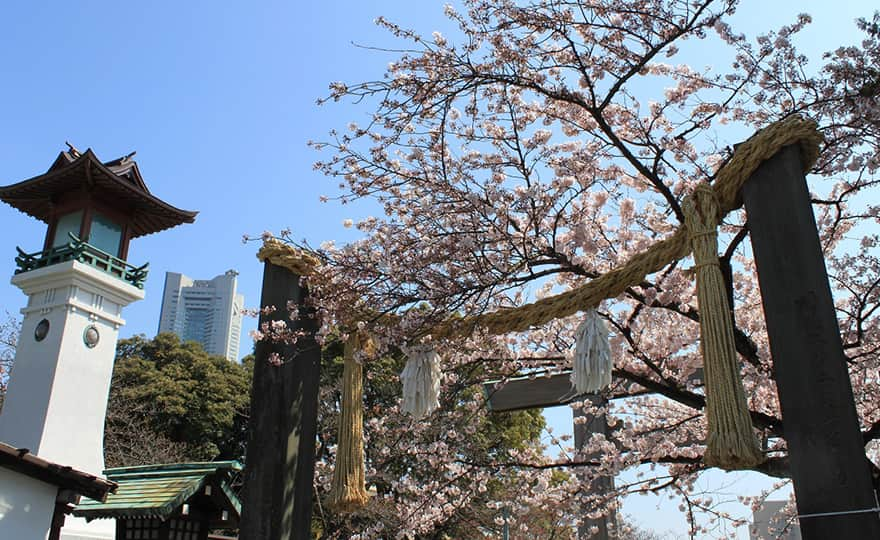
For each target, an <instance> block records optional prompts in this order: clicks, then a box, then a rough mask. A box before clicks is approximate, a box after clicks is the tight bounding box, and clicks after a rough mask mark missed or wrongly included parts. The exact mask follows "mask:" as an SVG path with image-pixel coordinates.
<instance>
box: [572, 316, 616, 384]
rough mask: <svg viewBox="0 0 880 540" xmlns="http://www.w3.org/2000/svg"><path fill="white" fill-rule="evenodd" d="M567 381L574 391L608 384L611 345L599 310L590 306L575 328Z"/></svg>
mask: <svg viewBox="0 0 880 540" xmlns="http://www.w3.org/2000/svg"><path fill="white" fill-rule="evenodd" d="M572 368H573V369H572V372H571V382H572V384H573V385H574V387H575V390H577V392H578V394H589V393H594V392H598V391H599V390H601V389H603V388H605V387H606V386H608V385H609V384H611V370H612V369H613V368H614V364H613V363H612V361H611V346H610V345H609V344H608V328H607V327H606V326H605V323H604V322H603V321H602V319H601V318H599V313H598V312H597V311H596V310H595V309H593V308H590V309H588V310H586V312H585V313H584V320H583V322H582V323H581V324H580V326H578V328H577V330H576V331H575V348H574V360H573V361H572Z"/></svg>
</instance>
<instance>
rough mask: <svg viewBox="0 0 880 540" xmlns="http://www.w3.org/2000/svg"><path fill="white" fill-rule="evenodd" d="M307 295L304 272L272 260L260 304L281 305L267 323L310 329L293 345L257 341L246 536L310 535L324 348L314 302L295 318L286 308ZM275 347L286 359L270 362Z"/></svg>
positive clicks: (253, 539)
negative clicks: (319, 342)
mask: <svg viewBox="0 0 880 540" xmlns="http://www.w3.org/2000/svg"><path fill="white" fill-rule="evenodd" d="M307 298H308V291H307V290H306V288H305V287H301V286H300V283H299V276H298V275H296V274H293V273H291V272H290V271H289V270H287V269H285V268H281V267H279V266H275V265H274V264H272V263H270V262H266V263H265V268H264V270H263V292H262V296H261V298H260V305H261V306H264V307H265V306H275V308H276V310H275V312H274V313H271V314H263V315H261V316H260V323H261V325H262V323H263V322H266V321H273V320H284V321H285V322H287V324H288V325H291V326H292V327H293V328H298V329H299V330H302V331H304V333H305V336H303V337H300V338H299V340H298V341H297V343H296V344H293V345H291V344H285V343H271V342H268V341H259V342H257V346H256V354H255V356H256V361H255V363H254V382H253V387H252V389H251V416H250V426H249V436H248V447H247V459H246V462H245V469H244V490H243V493H242V515H241V528H240V536H239V538H241V539H242V540H307V539H309V538H311V517H312V485H313V477H314V473H315V437H316V435H317V433H316V430H317V411H318V377H319V374H320V366H321V350H320V347H319V346H318V345H317V343H316V342H315V339H314V335H315V332H316V331H317V327H318V322H317V320H316V319H315V318H314V313H313V310H309V309H301V310H300V316H299V319H298V321H296V322H295V323H293V322H291V321H290V320H289V318H288V312H287V302H288V301H292V302H295V303H296V304H298V305H303V304H304V303H305V301H306V299H307ZM272 353H277V354H278V355H279V356H280V357H281V359H282V360H283V361H284V363H283V364H282V365H281V366H273V365H270V364H269V362H268V359H269V356H270V354H272Z"/></svg>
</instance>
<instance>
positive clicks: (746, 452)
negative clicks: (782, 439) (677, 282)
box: [683, 184, 764, 470]
mask: <svg viewBox="0 0 880 540" xmlns="http://www.w3.org/2000/svg"><path fill="white" fill-rule="evenodd" d="M683 210H684V215H685V224H686V225H687V229H688V234H689V237H690V241H691V246H692V247H693V252H694V262H695V266H694V269H695V271H696V278H697V299H698V301H699V305H700V334H701V337H700V347H701V349H702V353H703V364H704V368H705V371H706V418H707V422H708V424H709V433H708V436H707V439H706V453H705V455H704V456H703V460H704V461H705V462H706V464H707V465H710V466H713V467H720V468H722V469H728V470H731V469H747V468H750V467H754V466H755V465H758V464H759V463H761V462H763V461H764V457H763V455H762V454H761V449H760V447H759V446H758V441H757V438H756V437H755V433H754V430H753V428H752V420H751V417H750V415H749V409H748V405H747V403H746V397H745V392H744V391H743V386H742V379H741V378H740V372H739V365H738V363H737V359H736V348H735V345H734V339H733V322H732V320H731V316H730V306H729V305H728V301H727V295H726V294H725V292H724V279H723V277H722V276H721V268H720V267H719V264H718V232H717V230H716V224H717V223H718V222H719V219H718V213H719V208H718V201H717V199H716V198H715V195H714V193H713V192H712V188H711V187H709V186H708V185H706V184H701V185H700V186H698V187H697V189H696V190H695V191H694V194H693V195H692V196H691V197H689V198H688V199H686V200H685V203H684V208H683Z"/></svg>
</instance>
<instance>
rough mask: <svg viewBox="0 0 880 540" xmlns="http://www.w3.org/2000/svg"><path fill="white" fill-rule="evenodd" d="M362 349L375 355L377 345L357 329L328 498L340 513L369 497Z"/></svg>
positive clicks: (348, 345) (347, 361)
mask: <svg viewBox="0 0 880 540" xmlns="http://www.w3.org/2000/svg"><path fill="white" fill-rule="evenodd" d="M358 352H362V353H363V354H366V355H368V356H372V355H373V354H375V346H374V344H373V341H372V339H371V338H369V337H368V336H365V335H361V333H360V332H358V331H357V330H355V331H353V332H352V333H351V334H349V337H348V340H347V341H346V342H345V352H344V355H343V358H344V365H343V371H342V412H341V413H340V415H339V427H338V428H339V431H338V434H339V438H338V439H337V440H338V443H339V444H338V446H337V449H336V466H335V467H334V468H333V481H332V483H331V485H330V494H329V496H328V499H327V504H328V505H330V506H331V507H333V508H334V509H336V510H337V511H340V512H345V511H351V510H354V509H355V508H359V507H361V506H363V505H365V504H366V503H367V499H368V496H367V490H366V487H365V480H364V479H365V474H364V408H363V405H362V403H363V399H364V383H363V373H364V366H363V364H362V363H361V361H360V360H359V359H358V358H356V357H355V356H356V355H357V354H358Z"/></svg>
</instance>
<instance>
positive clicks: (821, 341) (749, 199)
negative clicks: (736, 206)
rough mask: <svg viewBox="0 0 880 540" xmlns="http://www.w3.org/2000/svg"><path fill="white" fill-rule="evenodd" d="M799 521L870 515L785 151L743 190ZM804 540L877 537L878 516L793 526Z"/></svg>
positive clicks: (792, 158)
mask: <svg viewBox="0 0 880 540" xmlns="http://www.w3.org/2000/svg"><path fill="white" fill-rule="evenodd" d="M742 196H743V201H744V202H745V207H746V211H747V213H748V223H749V231H750V233H751V241H752V248H753V251H754V254H755V265H756V267H757V270H758V281H759V283H760V286H761V297H762V299H763V303H764V313H765V318H766V320H767V332H768V334H769V338H770V350H771V352H772V354H773V370H774V378H775V379H776V385H777V389H778V393H779V402H780V405H781V408H782V419H783V425H784V429H785V440H786V442H787V444H788V452H789V459H790V463H791V474H792V480H793V482H794V491H795V497H796V498H797V508H798V514H799V515H801V516H805V515H807V514H823V513H829V512H831V513H833V512H851V511H858V510H867V509H870V508H874V507H876V506H877V503H876V501H875V500H874V496H873V490H872V487H871V477H870V472H869V468H868V462H867V460H866V458H865V448H864V442H863V439H862V434H861V432H860V430H859V424H858V417H857V415H856V409H855V405H854V403H853V394H852V386H851V385H850V380H849V374H848V371H847V366H846V360H845V357H844V354H843V345H842V343H841V339H840V330H839V328H838V326H837V316H836V313H835V310H834V303H833V300H832V297H831V289H830V287H829V285H828V276H827V274H826V271H825V262H824V259H823V257H822V250H821V246H820V243H819V236H818V233H817V230H816V222H815V218H814V217H813V209H812V205H811V203H810V195H809V191H808V189H807V184H806V179H805V178H804V174H803V172H802V168H801V160H800V154H799V149H798V147H797V146H787V147H785V148H783V149H782V150H781V151H780V152H779V153H778V154H776V156H774V157H773V158H772V159H770V160H768V161H767V162H765V163H764V164H763V165H761V167H760V168H759V169H758V170H757V171H756V172H755V174H754V175H752V178H750V179H749V180H748V181H747V182H746V184H745V186H744V187H743V189H742ZM800 526H801V534H802V535H803V538H804V539H805V540H819V539H828V538H841V539H842V538H846V539H848V540H861V539H864V540H868V539H871V540H875V539H877V538H880V515H878V514H877V513H876V512H862V513H853V514H846V515H835V516H824V517H819V516H817V517H801V518H800Z"/></svg>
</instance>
